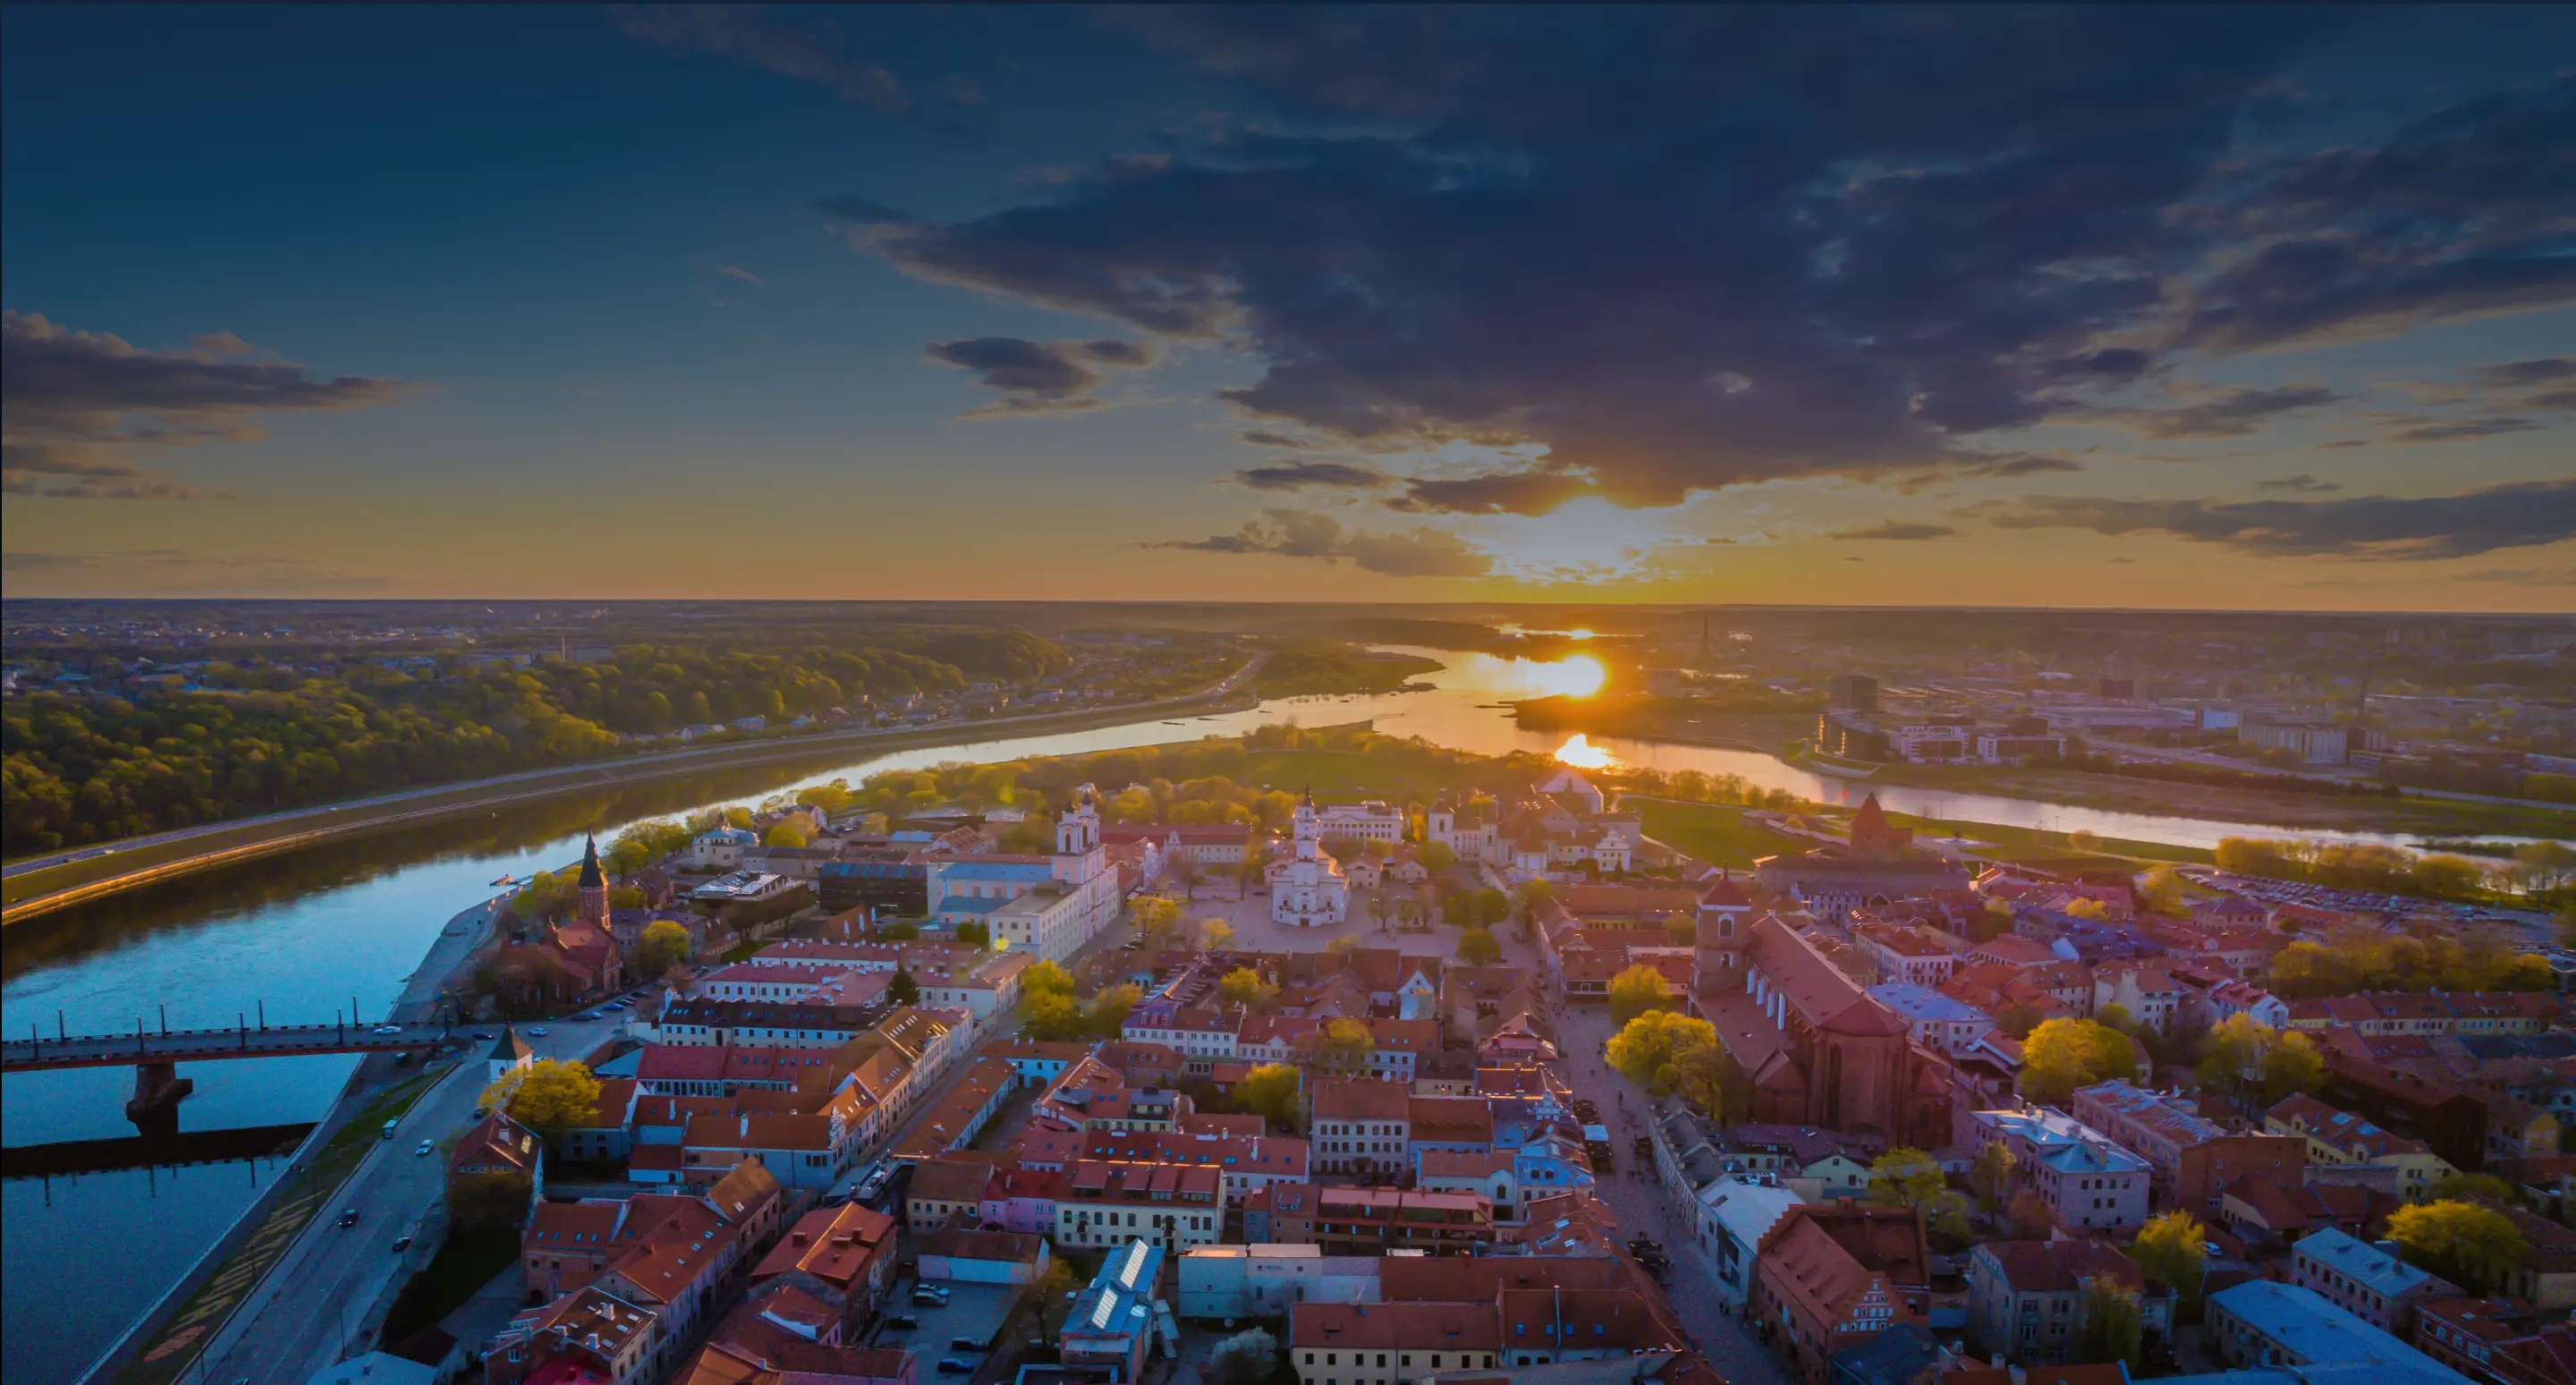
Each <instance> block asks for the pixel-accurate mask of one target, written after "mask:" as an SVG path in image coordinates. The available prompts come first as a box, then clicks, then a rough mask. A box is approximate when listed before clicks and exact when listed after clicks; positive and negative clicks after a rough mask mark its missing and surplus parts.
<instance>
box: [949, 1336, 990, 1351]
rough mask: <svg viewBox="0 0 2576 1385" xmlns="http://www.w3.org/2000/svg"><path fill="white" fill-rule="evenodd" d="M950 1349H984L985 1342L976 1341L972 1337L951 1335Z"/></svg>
mask: <svg viewBox="0 0 2576 1385" xmlns="http://www.w3.org/2000/svg"><path fill="white" fill-rule="evenodd" d="M948 1349H949V1350H950V1351H982V1350H983V1349H984V1344H983V1343H982V1342H979V1341H976V1340H975V1339H974V1338H972V1337H951V1338H949V1339H948Z"/></svg>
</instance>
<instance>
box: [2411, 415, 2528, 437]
mask: <svg viewBox="0 0 2576 1385" xmlns="http://www.w3.org/2000/svg"><path fill="white" fill-rule="evenodd" d="M2383 421H2385V422H2388V423H2390V424H2392V425H2393V427H2392V428H2391V430H2390V432H2389V433H2388V437H2387V440H2388V441H2390V442H2473V441H2475V440H2477V439H2479V438H2493V437H2501V436H2503V435H2505V434H2507V433H2533V432H2538V431H2539V430H2540V425H2539V424H2537V423H2534V422H2532V421H2531V420H2530V419H2527V418H2408V417H2403V416H2399V417H2389V418H2385V419H2384V420H2383Z"/></svg>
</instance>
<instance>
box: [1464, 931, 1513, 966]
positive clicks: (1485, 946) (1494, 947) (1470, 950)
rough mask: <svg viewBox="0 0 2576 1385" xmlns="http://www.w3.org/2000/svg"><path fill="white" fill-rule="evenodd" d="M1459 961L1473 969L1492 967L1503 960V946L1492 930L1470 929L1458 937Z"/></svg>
mask: <svg viewBox="0 0 2576 1385" xmlns="http://www.w3.org/2000/svg"><path fill="white" fill-rule="evenodd" d="M1458 960H1459V961H1461V962H1464V963H1466V964H1467V965H1469V966H1471V967H1490V966H1492V965H1493V964H1495V963H1496V962H1499V961H1501V960H1503V945H1502V943H1500V942H1499V941H1497V940H1496V939H1495V937H1494V930H1492V929H1490V928H1470V929H1468V930H1467V931H1466V932H1464V933H1461V934H1459V935H1458Z"/></svg>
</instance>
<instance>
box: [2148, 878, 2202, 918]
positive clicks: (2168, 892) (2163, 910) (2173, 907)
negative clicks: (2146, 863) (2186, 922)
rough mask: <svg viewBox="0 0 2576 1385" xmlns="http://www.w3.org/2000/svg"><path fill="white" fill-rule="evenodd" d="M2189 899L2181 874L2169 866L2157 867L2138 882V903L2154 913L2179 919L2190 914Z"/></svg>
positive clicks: (2187, 886) (2186, 886)
mask: <svg viewBox="0 0 2576 1385" xmlns="http://www.w3.org/2000/svg"><path fill="white" fill-rule="evenodd" d="M2189 897H2190V886H2189V885H2188V884H2187V883H2186V882H2185V881H2184V880H2183V878H2182V872H2180V871H2178V870H2175V869H2174V868H2173V867H2171V866H2158V867H2156V868H2155V869H2154V870H2151V871H2148V872H2147V874H2146V877H2145V878H2144V879H2142V880H2140V881H2139V882H2138V902H2139V903H2141V904H2144V905H2145V906H2146V907H2147V908H2148V909H2149V910H2150V911H2152V912H2154V913H2159V914H2169V915H2172V916H2174V917H2176V918H2180V917H2181V916H2183V915H2184V914H2186V913H2189V912H2190V905H2189V903H2188V901H2189Z"/></svg>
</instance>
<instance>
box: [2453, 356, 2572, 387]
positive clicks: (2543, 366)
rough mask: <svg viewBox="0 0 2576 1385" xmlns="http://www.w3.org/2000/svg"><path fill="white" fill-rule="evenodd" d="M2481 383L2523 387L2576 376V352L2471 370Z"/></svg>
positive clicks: (2547, 383)
mask: <svg viewBox="0 0 2576 1385" xmlns="http://www.w3.org/2000/svg"><path fill="white" fill-rule="evenodd" d="M2469 374H2470V375H2471V376H2472V377H2474V378H2475V379H2476V380H2477V382H2478V383H2479V384H2482V385H2488V386H2492V387H2494V388H2496V389H2523V388H2526V387H2528V386H2531V385H2554V384H2556V383H2558V382H2559V381H2561V380H2576V356H2547V357H2543V358H2542V359H2540V360H2536V361H2505V362H2502V363H2500V364H2497V365H2482V366H2479V367H2477V368H2476V369H2475V370H2472V371H2470V372H2469Z"/></svg>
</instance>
